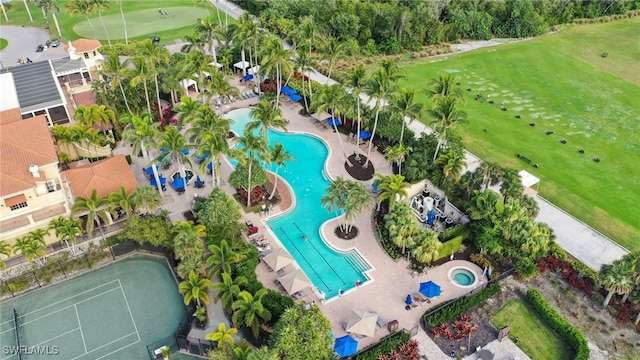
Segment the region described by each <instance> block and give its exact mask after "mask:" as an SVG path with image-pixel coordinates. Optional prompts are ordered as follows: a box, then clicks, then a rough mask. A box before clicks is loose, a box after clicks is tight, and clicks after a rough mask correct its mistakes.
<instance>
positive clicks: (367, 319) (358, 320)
mask: <svg viewBox="0 0 640 360" xmlns="http://www.w3.org/2000/svg"><path fill="white" fill-rule="evenodd" d="M377 323H378V314H376V313H373V312H368V311H362V310H356V309H354V310H353V312H352V313H351V317H350V318H349V320H348V321H347V326H346V328H345V330H346V331H347V332H350V333H354V334H357V335H363V336H370V337H371V336H374V335H375V333H376V325H377Z"/></svg>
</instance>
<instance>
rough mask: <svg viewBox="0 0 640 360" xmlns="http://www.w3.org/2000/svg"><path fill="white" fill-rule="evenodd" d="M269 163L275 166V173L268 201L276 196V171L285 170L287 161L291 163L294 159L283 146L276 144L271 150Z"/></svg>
mask: <svg viewBox="0 0 640 360" xmlns="http://www.w3.org/2000/svg"><path fill="white" fill-rule="evenodd" d="M270 159H271V163H272V164H274V165H275V166H276V171H275V179H276V180H275V181H274V183H273V190H272V191H271V195H269V200H271V199H273V196H274V195H275V194H276V188H277V187H278V170H280V167H284V168H285V169H286V168H287V164H286V163H287V161H293V160H295V158H294V157H293V155H291V153H290V152H288V151H287V150H285V149H284V146H282V144H280V143H279V142H276V143H275V145H274V146H273V148H272V149H271V156H270Z"/></svg>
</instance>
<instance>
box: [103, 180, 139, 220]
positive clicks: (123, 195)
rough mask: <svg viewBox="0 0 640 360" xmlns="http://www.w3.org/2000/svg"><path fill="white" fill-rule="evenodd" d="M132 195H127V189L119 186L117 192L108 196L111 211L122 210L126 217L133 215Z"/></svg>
mask: <svg viewBox="0 0 640 360" xmlns="http://www.w3.org/2000/svg"><path fill="white" fill-rule="evenodd" d="M132 195H133V193H132V194H127V189H125V188H124V186H122V185H120V188H119V189H118V191H116V192H114V193H111V194H109V201H110V202H111V211H114V210H116V209H117V208H120V209H122V211H124V212H125V214H126V215H127V216H130V215H131V214H132V213H133V208H132V203H131V197H132Z"/></svg>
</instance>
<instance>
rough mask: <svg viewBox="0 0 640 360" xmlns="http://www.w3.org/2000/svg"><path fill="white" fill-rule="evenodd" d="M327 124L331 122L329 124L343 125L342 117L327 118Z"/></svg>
mask: <svg viewBox="0 0 640 360" xmlns="http://www.w3.org/2000/svg"><path fill="white" fill-rule="evenodd" d="M327 124H329V126H340V125H342V121H340V119H338V118H337V117H332V118H330V119H328V120H327Z"/></svg>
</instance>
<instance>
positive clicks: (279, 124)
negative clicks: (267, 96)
mask: <svg viewBox="0 0 640 360" xmlns="http://www.w3.org/2000/svg"><path fill="white" fill-rule="evenodd" d="M249 114H250V115H251V117H252V118H253V121H251V122H249V123H248V124H247V129H248V130H250V131H254V130H255V129H258V128H259V129H260V135H261V136H262V137H263V138H264V141H265V143H266V144H267V145H268V144H269V128H274V129H281V130H282V131H287V122H286V120H285V119H284V116H282V111H281V110H280V109H278V108H274V107H273V106H271V104H269V102H267V101H266V100H262V101H261V102H259V103H258V104H256V106H254V107H252V108H251V111H250V112H249Z"/></svg>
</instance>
